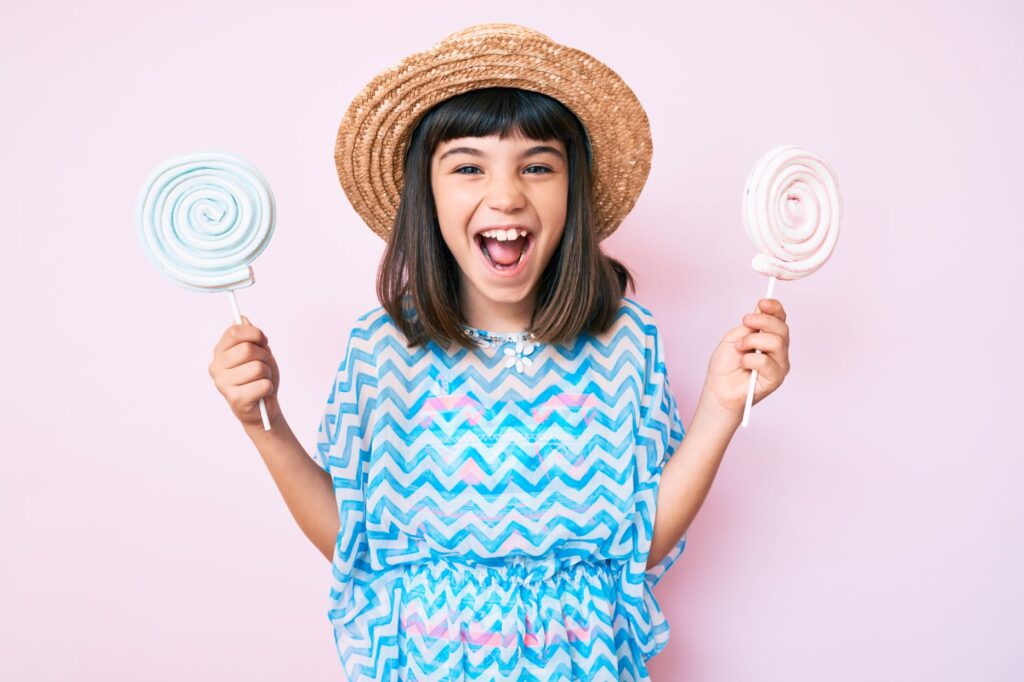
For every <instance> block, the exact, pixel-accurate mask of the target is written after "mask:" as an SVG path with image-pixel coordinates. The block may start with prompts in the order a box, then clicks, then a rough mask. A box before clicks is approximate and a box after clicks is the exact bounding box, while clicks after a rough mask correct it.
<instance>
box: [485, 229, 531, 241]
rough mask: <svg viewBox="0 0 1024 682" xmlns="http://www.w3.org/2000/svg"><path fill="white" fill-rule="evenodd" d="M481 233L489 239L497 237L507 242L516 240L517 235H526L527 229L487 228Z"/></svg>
mask: <svg viewBox="0 0 1024 682" xmlns="http://www.w3.org/2000/svg"><path fill="white" fill-rule="evenodd" d="M480 234H481V236H484V237H487V238H488V239H497V240H498V241H499V242H505V241H511V240H514V239H516V238H517V237H525V236H526V230H517V229H516V228H514V227H510V228H509V229H507V230H487V231H486V232H481V233H480Z"/></svg>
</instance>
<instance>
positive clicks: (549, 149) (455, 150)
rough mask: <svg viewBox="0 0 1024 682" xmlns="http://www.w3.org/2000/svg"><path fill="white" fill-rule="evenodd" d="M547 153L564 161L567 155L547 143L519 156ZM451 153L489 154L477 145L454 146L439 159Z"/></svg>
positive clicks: (440, 159)
mask: <svg viewBox="0 0 1024 682" xmlns="http://www.w3.org/2000/svg"><path fill="white" fill-rule="evenodd" d="M546 153H547V154H554V155H555V156H557V157H558V158H559V159H561V160H562V161H565V156H563V155H562V152H560V151H558V150H557V149H555V148H554V147H552V146H550V145H546V144H539V145H537V146H535V147H530V148H529V149H527V150H526V151H524V152H523V153H522V154H520V155H519V158H520V159H525V158H526V157H528V156H536V155H537V154H546ZM449 154H469V155H470V156H487V154H485V153H484V152H482V151H481V150H479V149H477V148H475V147H453V148H452V149H449V150H448V151H446V152H445V153H444V154H442V155H441V158H439V159H438V161H442V160H444V157H446V156H448V155H449Z"/></svg>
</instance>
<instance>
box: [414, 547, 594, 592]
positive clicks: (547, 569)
mask: <svg viewBox="0 0 1024 682" xmlns="http://www.w3.org/2000/svg"><path fill="white" fill-rule="evenodd" d="M611 570H612V567H611V565H610V560H609V559H603V558H597V557H592V556H591V557H579V556H569V557H557V556H543V557H533V556H526V555H519V554H513V555H510V556H507V557H499V558H495V559H482V560H473V559H467V558H465V557H461V556H455V555H441V556H438V557H435V558H431V559H425V560H423V561H421V562H417V563H415V564H411V565H410V566H409V571H410V573H413V574H416V573H428V574H429V575H430V576H431V577H432V578H434V579H438V580H442V579H443V580H448V581H452V582H453V583H454V584H455V586H457V585H460V584H463V583H465V582H469V583H472V584H476V585H478V586H481V587H482V586H485V585H487V584H497V585H522V586H530V585H536V584H538V583H542V582H545V581H553V580H568V581H574V580H576V581H578V580H579V579H580V578H581V577H582V576H585V575H593V574H594V573H606V574H607V573H609V572H610V571H611Z"/></svg>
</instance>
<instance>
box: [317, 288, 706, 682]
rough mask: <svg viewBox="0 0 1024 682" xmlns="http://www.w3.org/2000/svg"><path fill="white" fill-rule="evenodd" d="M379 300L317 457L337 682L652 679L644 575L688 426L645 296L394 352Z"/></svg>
mask: <svg viewBox="0 0 1024 682" xmlns="http://www.w3.org/2000/svg"><path fill="white" fill-rule="evenodd" d="M404 341H405V337H404V336H403V335H402V333H401V332H400V331H399V330H398V328H397V327H396V326H395V324H394V321H393V320H392V319H391V317H390V316H389V315H388V314H387V312H386V311H385V310H384V309H383V307H377V308H374V309H373V310H370V311H369V312H367V313H365V314H364V315H362V316H361V317H360V318H359V319H358V321H357V323H356V325H355V326H354V328H353V329H352V331H351V334H350V336H349V339H348V344H347V347H346V348H345V353H344V356H343V359H342V361H341V364H340V365H339V367H338V371H337V376H336V377H335V381H334V383H333V385H332V388H331V391H330V393H329V395H328V399H327V405H326V408H325V410H324V414H323V418H322V420H321V423H320V431H319V437H318V447H317V451H316V453H315V454H314V457H315V458H316V459H317V461H318V462H319V464H320V466H321V467H323V468H324V469H325V470H326V471H327V472H329V473H330V474H331V476H332V477H333V479H334V490H335V495H336V497H337V501H338V513H339V516H340V520H341V527H340V530H339V532H338V537H337V542H336V545H335V551H334V558H333V561H332V570H331V589H330V603H329V607H328V616H329V618H330V620H331V623H332V625H333V628H334V638H335V643H336V646H337V649H338V654H339V656H340V657H341V660H342V664H343V667H344V670H345V672H346V673H347V675H348V677H349V679H352V680H375V681H384V680H543V681H545V682H547V681H549V680H576V679H588V680H638V681H640V680H649V679H650V677H649V675H648V673H647V666H646V662H647V661H648V660H649V659H650V658H651V657H652V656H654V655H656V654H657V653H658V652H659V651H661V650H662V648H664V646H665V644H666V642H667V641H668V638H669V624H668V622H667V621H666V620H665V616H664V614H663V613H662V611H661V607H660V606H659V604H658V601H657V600H656V599H655V597H654V593H653V592H652V588H653V587H654V585H655V584H656V583H657V582H658V580H660V578H661V576H662V575H664V573H665V571H667V570H668V569H669V567H670V566H671V565H672V564H673V563H674V562H675V561H676V559H678V558H679V555H680V554H681V553H682V551H683V549H684V547H685V546H686V536H685V535H684V536H683V538H682V539H680V541H679V543H678V544H677V545H676V546H675V547H674V548H673V550H672V551H671V552H670V553H669V555H668V556H666V557H665V558H664V559H663V560H662V561H661V562H659V563H658V564H657V565H656V566H654V567H653V568H652V569H651V570H645V568H646V563H647V556H648V552H649V550H650V545H651V535H652V532H653V527H654V518H655V512H656V501H657V491H658V483H659V481H660V479H661V472H662V469H663V467H664V465H665V463H666V462H667V460H668V458H669V457H671V456H672V454H673V453H674V452H675V451H676V449H677V448H678V446H679V444H680V442H681V441H682V439H683V436H684V430H683V424H682V422H681V420H680V418H679V412H678V406H677V403H676V401H675V398H674V397H673V395H672V391H671V389H670V386H669V382H668V377H667V373H666V369H665V360H664V349H663V346H662V341H661V337H660V334H659V332H658V328H657V325H656V324H655V321H654V318H653V316H652V314H651V312H650V311H649V310H647V309H646V308H644V307H643V306H641V305H640V304H639V303H637V302H636V301H634V300H632V299H629V298H623V299H622V302H621V305H620V308H619V311H618V315H617V317H616V320H615V323H614V324H613V325H612V327H611V328H610V329H608V330H607V331H605V332H604V333H602V334H600V335H583V336H580V337H579V338H577V339H576V340H575V341H574V342H573V343H570V344H560V345H552V344H541V345H540V346H538V348H537V349H536V350H535V351H534V353H533V354H532V355H531V356H530V357H531V359H533V364H532V366H530V367H528V368H526V369H525V371H523V372H521V373H520V372H518V371H517V370H516V369H515V368H514V367H512V368H509V367H506V366H505V360H506V359H507V356H506V355H505V354H504V353H503V352H502V346H503V345H504V344H501V343H498V344H496V345H493V346H481V347H480V348H478V349H472V350H471V349H464V348H458V347H456V348H454V349H452V350H446V349H444V348H441V347H440V346H438V345H436V344H433V343H431V344H429V345H428V346H427V347H426V348H415V349H410V348H407V347H406V344H405V343H404Z"/></svg>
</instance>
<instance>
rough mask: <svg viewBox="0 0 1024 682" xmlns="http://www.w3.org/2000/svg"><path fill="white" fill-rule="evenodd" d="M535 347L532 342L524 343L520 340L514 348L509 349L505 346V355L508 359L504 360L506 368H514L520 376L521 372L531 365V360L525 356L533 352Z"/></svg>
mask: <svg viewBox="0 0 1024 682" xmlns="http://www.w3.org/2000/svg"><path fill="white" fill-rule="evenodd" d="M535 347H536V344H534V342H533V341H526V340H523V339H520V340H518V341H516V347H515V348H511V347H509V346H505V355H507V356H508V359H507V360H505V366H506V367H513V366H514V367H515V368H516V371H517V372H519V373H520V374H522V372H523V370H524V369H526V368H527V367H529V366H530V365H532V364H533V360H532V359H530V358H528V357H527V356H528V355H529V354H530V353H532V352H533V349H534V348H535Z"/></svg>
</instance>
